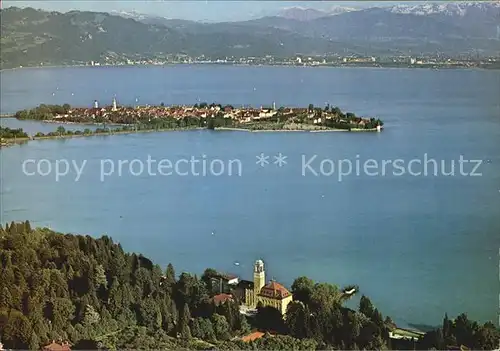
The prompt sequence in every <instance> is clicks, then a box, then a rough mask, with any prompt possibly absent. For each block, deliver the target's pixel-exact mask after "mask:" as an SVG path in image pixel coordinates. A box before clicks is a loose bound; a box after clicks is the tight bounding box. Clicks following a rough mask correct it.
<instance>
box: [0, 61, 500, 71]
mask: <svg viewBox="0 0 500 351" xmlns="http://www.w3.org/2000/svg"><path fill="white" fill-rule="evenodd" d="M204 65H206V66H209V65H210V66H234V67H297V68H377V69H431V70H451V69H455V70H460V69H461V70H464V69H480V70H500V67H479V66H465V65H462V66H461V65H457V66H451V67H449V66H446V65H442V66H437V65H434V66H433V65H432V64H429V65H424V64H422V65H413V66H410V65H406V66H405V65H402V66H394V65H389V64H388V65H384V64H380V65H363V64H358V65H357V64H351V65H349V64H324V65H323V64H322V65H295V64H294V65H288V64H270V63H268V64H244V63H236V62H235V63H217V62H206V63H203V62H191V63H183V62H171V63H163V64H158V65H156V64H130V65H129V64H126V65H120V64H110V65H102V66H101V65H100V66H91V65H87V64H80V65H78V64H74V65H42V66H22V67H10V68H3V69H0V73H2V72H6V71H15V70H23V69H42V68H83V67H89V68H96V69H99V68H109V67H113V68H116V67H165V66H204Z"/></svg>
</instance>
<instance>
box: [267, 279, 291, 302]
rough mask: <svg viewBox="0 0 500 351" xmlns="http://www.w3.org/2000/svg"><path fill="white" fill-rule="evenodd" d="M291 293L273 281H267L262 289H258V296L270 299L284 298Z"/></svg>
mask: <svg viewBox="0 0 500 351" xmlns="http://www.w3.org/2000/svg"><path fill="white" fill-rule="evenodd" d="M290 295H292V294H291V293H290V291H288V289H287V288H285V287H284V286H283V285H281V284H280V283H277V282H275V281H271V282H269V283H268V284H267V285H265V286H264V287H263V288H262V289H260V296H263V297H269V298H271V299H280V300H281V299H284V298H286V297H288V296H290Z"/></svg>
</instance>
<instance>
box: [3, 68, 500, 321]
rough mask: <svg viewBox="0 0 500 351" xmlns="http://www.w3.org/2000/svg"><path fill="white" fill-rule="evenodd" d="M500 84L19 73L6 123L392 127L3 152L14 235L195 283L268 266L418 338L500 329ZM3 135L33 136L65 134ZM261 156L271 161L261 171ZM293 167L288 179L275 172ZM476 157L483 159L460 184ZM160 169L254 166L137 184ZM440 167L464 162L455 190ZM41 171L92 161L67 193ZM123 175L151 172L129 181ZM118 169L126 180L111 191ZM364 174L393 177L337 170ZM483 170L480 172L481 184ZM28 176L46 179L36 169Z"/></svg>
mask: <svg viewBox="0 0 500 351" xmlns="http://www.w3.org/2000/svg"><path fill="white" fill-rule="evenodd" d="M499 82H500V72H499V71H481V70H438V71H436V70H424V69H371V68H306V67H304V68H302V67H300V68H298V67H293V68H292V67H231V66H208V65H200V66H188V65H182V66H165V67H114V68H113V67H95V68H43V69H23V70H12V71H3V72H1V113H13V112H15V111H17V110H19V109H23V108H31V107H34V106H36V105H38V104H40V103H46V104H63V103H69V104H71V105H75V106H89V107H91V106H92V104H93V101H94V99H97V100H99V102H100V104H101V105H109V104H111V100H112V98H113V97H114V96H116V99H117V100H118V103H119V104H127V105H131V104H136V103H139V104H160V103H161V102H163V103H165V104H194V103H196V102H199V101H206V102H208V103H211V102H218V103H222V104H226V103H229V104H233V105H234V106H240V105H254V106H260V105H264V106H266V105H267V106H271V105H272V103H273V102H276V105H277V106H304V107H305V106H307V105H308V104H309V103H312V104H314V105H315V106H320V107H323V106H325V103H329V104H330V105H332V106H339V107H340V108H341V109H342V110H344V111H352V112H354V113H356V114H357V115H363V116H374V117H378V118H381V119H382V120H383V121H384V122H385V130H384V131H383V132H382V133H348V132H332V133H305V132H296V133H264V132H263V133H248V132H237V131H231V132H230V131H204V130H203V131H186V132H163V133H140V134H129V135H115V136H96V137H90V138H75V139H64V140H41V141H32V142H29V143H28V144H24V145H19V146H14V147H9V148H4V149H2V150H1V151H0V153H1V158H2V167H1V170H2V173H1V181H2V182H1V183H2V184H1V195H2V209H1V211H2V212H1V221H2V222H3V223H5V222H7V221H12V220H26V219H29V220H30V221H31V222H32V223H33V224H34V225H39V226H50V227H51V228H52V229H54V230H58V231H62V232H72V233H80V234H90V235H93V236H100V235H102V234H107V235H110V236H111V237H112V238H113V239H114V240H115V241H119V242H120V243H122V245H123V247H124V248H125V249H126V250H128V251H135V252H141V253H143V254H144V255H146V256H148V257H150V258H151V259H153V260H154V261H155V262H156V263H159V264H161V265H162V266H165V265H166V264H168V263H169V262H172V263H173V264H174V266H175V267H176V269H177V272H178V273H179V272H181V271H188V272H193V273H197V274H201V273H202V272H203V270H204V269H205V268H206V267H214V268H217V269H220V270H224V271H228V272H231V273H236V274H238V275H240V276H241V277H243V278H245V279H249V278H251V277H252V265H253V262H254V261H255V260H256V259H259V258H262V259H263V260H264V262H265V264H266V274H267V278H268V279H271V278H273V277H274V278H275V279H277V280H278V281H280V282H282V283H284V284H286V285H288V286H290V285H291V283H292V282H293V279H294V278H296V277H298V276H302V275H305V276H308V277H311V278H313V279H315V280H317V281H328V282H332V283H336V284H338V285H340V286H343V285H347V284H357V285H359V287H360V289H361V293H363V294H366V295H367V296H369V297H370V298H371V300H372V302H373V303H374V304H375V306H376V307H378V308H379V309H380V310H381V311H382V313H383V314H384V316H385V315H389V316H391V317H392V318H393V319H394V320H395V321H397V322H400V323H403V324H410V323H415V324H430V325H436V324H439V323H441V321H442V318H443V315H444V313H445V312H447V313H448V314H449V315H450V316H455V315H457V314H459V313H461V312H467V313H468V315H469V317H470V318H473V319H476V320H480V321H487V320H492V321H494V322H495V323H496V322H497V319H498V318H497V315H496V313H497V308H498V296H499V295H498V294H499V293H500V283H499V271H498V269H499V259H500V257H499V248H500V235H499V234H500V219H499V214H500V213H499V208H500V192H499V190H500V153H499V151H500V105H499V99H498V97H499V96H500V84H499ZM1 123H2V125H6V126H9V127H22V128H24V129H26V130H28V131H29V132H30V133H34V132H36V131H44V132H47V131H49V130H55V129H56V127H57V125H52V124H45V123H40V122H32V121H17V120H15V119H2V121H1ZM72 128H75V126H72ZM83 128H84V127H81V128H80V129H83ZM261 153H262V154H263V156H268V157H269V158H268V159H266V160H267V161H268V162H269V164H265V163H264V165H263V166H261V165H259V164H256V161H257V160H258V159H257V156H259V155H261ZM280 153H281V154H282V156H286V159H283V158H282V160H284V161H285V162H286V164H284V163H282V164H281V165H282V167H279V165H278V164H275V163H274V161H275V160H276V159H275V156H279V154H280ZM315 155H316V158H314V157H315ZM461 155H462V158H463V159H465V160H471V161H472V160H478V161H477V162H476V161H474V162H469V163H466V164H465V166H464V170H465V171H464V172H462V173H460V172H459V168H460V166H459V160H460V157H461ZM148 157H149V159H155V160H161V159H168V160H169V162H171V163H172V164H175V163H176V162H177V161H178V160H181V159H186V160H189V159H191V157H193V158H196V159H197V160H200V163H198V165H200V164H202V163H203V161H205V162H208V164H209V165H210V164H212V163H213V162H215V161H214V160H218V162H219V163H217V165H218V166H221V165H223V166H224V167H225V169H226V170H227V169H228V164H229V161H231V160H232V161H238V162H239V164H240V166H241V167H240V172H239V174H238V172H233V174H232V175H229V174H228V173H227V172H226V173H223V174H222V175H220V176H216V175H214V174H207V175H206V176H203V175H195V174H194V173H193V172H191V168H190V166H189V163H188V161H186V162H184V163H182V164H180V166H179V168H182V172H177V173H175V172H174V173H175V174H171V175H161V174H158V172H156V175H152V174H151V172H148V173H147V174H145V172H143V173H142V174H138V173H139V172H138V167H139V168H140V164H142V165H146V163H147V159H148ZM311 158H313V161H312V162H311V169H312V170H313V171H311V169H309V168H308V167H305V172H304V159H305V160H306V162H305V163H307V161H308V160H311ZM426 158H427V160H428V159H430V158H432V159H435V160H436V163H437V164H438V168H439V167H440V166H441V162H443V164H444V165H445V167H444V168H445V169H446V172H448V173H450V170H451V164H452V162H455V169H454V175H448V176H445V175H443V174H441V173H438V174H433V171H431V172H430V174H427V175H423V174H420V175H417V173H419V171H422V170H423V168H422V167H420V168H419V163H418V161H416V162H413V166H410V161H412V160H414V159H417V160H420V162H422V160H425V159H426ZM41 159H47V160H49V161H48V162H49V163H50V164H51V166H52V168H54V167H55V164H56V161H57V160H61V159H66V160H70V161H74V162H76V164H77V165H78V164H80V165H81V164H82V162H84V161H86V163H85V167H84V168H83V171H82V172H81V174H80V177H79V179H78V181H75V179H76V178H77V175H78V174H77V171H75V170H70V171H69V173H68V175H67V176H65V177H64V176H63V177H60V179H58V181H56V179H55V177H54V175H53V174H52V173H51V174H49V175H47V176H41V175H33V176H28V175H26V174H25V173H24V172H23V162H24V161H26V160H33V162H36V161H38V160H41ZM397 159H400V160H401V161H402V162H403V163H404V164H405V165H407V168H406V169H407V172H406V173H405V174H402V175H401V174H397V173H396V172H394V168H391V167H392V166H391V164H394V162H395V161H394V160H397ZM120 160H127V161H128V162H129V163H130V162H132V160H136V161H134V167H132V169H130V167H128V166H127V165H126V164H125V166H123V172H122V174H121V175H118V171H117V167H118V163H119V161H120ZM340 160H343V161H340ZM368 160H371V161H368ZM103 162H104V165H106V167H108V168H107V169H106V172H107V173H110V167H111V165H113V167H114V172H113V174H112V175H109V176H106V177H105V178H104V179H101V174H102V165H103ZM349 162H350V163H351V165H352V166H354V167H356V162H358V163H360V164H361V165H363V164H365V162H371V164H374V163H376V164H378V166H377V167H378V168H377V169H378V171H377V172H378V173H377V175H374V174H373V168H372V171H371V172H367V171H366V169H363V167H362V170H361V171H360V172H357V173H356V172H353V174H351V175H346V176H344V177H342V179H339V176H338V174H339V169H338V166H339V165H340V163H342V165H343V166H344V167H346V165H347V164H348V163H349ZM384 162H385V163H386V166H387V165H388V166H387V167H386V168H387V172H384V173H383V174H382V171H381V170H380V169H381V168H380V165H381V164H382V163H384ZM479 162H480V163H479ZM476 163H477V164H478V169H476V170H475V172H474V174H480V175H477V176H472V174H471V173H472V168H474V167H473V166H474V165H475V164H476ZM60 165H61V164H60ZM332 165H334V166H336V167H337V168H336V169H335V170H334V171H333V170H332V169H331V166H332ZM420 165H422V163H420ZM43 167H47V163H45V164H43V165H42V169H43ZM412 167H413V168H412ZM429 167H430V169H433V168H432V164H431V166H429ZM358 168H359V167H358ZM174 169H175V167H174ZM345 169H346V168H344V171H345ZM46 170H47V169H43V171H44V172H45V171H46ZM412 170H413V173H414V174H413V175H412V174H410V171H412ZM28 171H29V172H35V171H36V167H35V165H34V164H33V163H31V164H29V167H28ZM314 172H315V173H316V174H317V175H315V174H314ZM181 173H182V175H181ZM30 174H31V173H30ZM198 174H199V173H198ZM463 174H464V175H463ZM236 262H237V263H239V265H235V263H236ZM355 304H356V300H354V301H352V302H350V305H355Z"/></svg>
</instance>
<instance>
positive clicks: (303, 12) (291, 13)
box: [278, 6, 328, 21]
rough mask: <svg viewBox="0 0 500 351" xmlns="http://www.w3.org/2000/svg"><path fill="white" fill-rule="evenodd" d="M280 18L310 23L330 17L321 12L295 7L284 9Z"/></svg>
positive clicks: (279, 14)
mask: <svg viewBox="0 0 500 351" xmlns="http://www.w3.org/2000/svg"><path fill="white" fill-rule="evenodd" d="M278 16H279V17H284V18H288V19H294V20H297V21H310V20H313V19H316V18H320V17H324V16H328V13H327V12H324V11H321V10H316V9H311V8H305V7H300V6H294V7H286V8H284V9H283V10H281V11H280V12H279V13H278Z"/></svg>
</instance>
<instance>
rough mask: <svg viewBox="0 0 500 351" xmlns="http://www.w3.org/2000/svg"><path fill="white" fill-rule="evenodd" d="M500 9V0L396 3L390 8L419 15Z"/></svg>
mask: <svg viewBox="0 0 500 351" xmlns="http://www.w3.org/2000/svg"><path fill="white" fill-rule="evenodd" d="M498 9H500V1H494V2H452V3H446V4H436V3H423V4H418V5H404V4H401V5H395V6H393V7H390V8H389V10H390V11H391V12H393V13H402V14H412V15H419V16H426V15H435V14H439V15H446V16H462V17H463V16H465V15H467V14H468V13H469V12H472V11H480V12H489V11H495V10H497V11H498Z"/></svg>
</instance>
